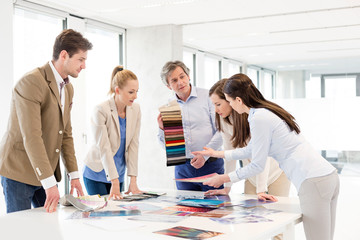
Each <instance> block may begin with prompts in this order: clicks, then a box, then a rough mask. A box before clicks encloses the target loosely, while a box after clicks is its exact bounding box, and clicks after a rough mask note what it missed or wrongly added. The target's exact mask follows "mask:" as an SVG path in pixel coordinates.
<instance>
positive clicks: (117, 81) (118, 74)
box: [109, 66, 138, 95]
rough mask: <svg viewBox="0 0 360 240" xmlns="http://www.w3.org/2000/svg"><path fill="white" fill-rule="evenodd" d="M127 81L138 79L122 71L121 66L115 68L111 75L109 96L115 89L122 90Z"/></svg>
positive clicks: (132, 74)
mask: <svg viewBox="0 0 360 240" xmlns="http://www.w3.org/2000/svg"><path fill="white" fill-rule="evenodd" d="M129 80H136V81H137V80H138V79H137V77H136V75H135V74H134V73H133V72H132V71H130V70H127V69H124V67H123V66H116V67H115V68H114V70H113V72H112V74H111V82H110V91H109V95H111V94H114V93H115V87H119V88H123V87H124V86H125V85H126V83H127V81H129Z"/></svg>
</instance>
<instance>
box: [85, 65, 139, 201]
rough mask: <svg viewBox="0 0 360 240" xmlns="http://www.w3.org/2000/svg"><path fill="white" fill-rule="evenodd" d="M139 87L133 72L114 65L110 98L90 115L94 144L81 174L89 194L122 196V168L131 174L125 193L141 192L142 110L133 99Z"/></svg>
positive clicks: (123, 176)
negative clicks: (139, 172) (138, 177)
mask: <svg viewBox="0 0 360 240" xmlns="http://www.w3.org/2000/svg"><path fill="white" fill-rule="evenodd" d="M138 89H139V82H138V79H137V77H136V75H135V74H134V73H133V72H131V71H130V70H127V69H123V67H122V66H117V67H115V69H114V70H113V73H112V77H111V84H110V92H109V94H110V95H111V97H110V98H109V99H108V100H106V101H105V102H103V103H101V104H99V105H98V106H96V108H95V110H94V112H93V115H92V118H91V130H92V140H93V144H92V145H91V147H90V149H89V152H88V154H87V156H86V158H85V164H86V166H85V168H84V173H83V177H84V183H85V187H86V190H87V192H88V194H90V195H93V194H100V195H106V194H109V198H114V199H119V198H122V195H121V191H122V190H123V182H124V178H125V170H127V175H128V176H129V177H130V184H129V188H128V191H127V192H126V193H130V192H131V193H134V194H136V193H141V191H140V190H139V188H138V186H137V183H136V178H137V172H138V147H139V133H140V120H141V113H140V107H139V105H138V104H136V103H135V102H134V101H135V99H136V98H137V91H138Z"/></svg>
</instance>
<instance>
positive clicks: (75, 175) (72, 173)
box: [69, 171, 80, 180]
mask: <svg viewBox="0 0 360 240" xmlns="http://www.w3.org/2000/svg"><path fill="white" fill-rule="evenodd" d="M69 176H70V180H73V179H78V178H80V175H79V172H78V171H75V172H71V173H69Z"/></svg>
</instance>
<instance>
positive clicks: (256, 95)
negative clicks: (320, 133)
mask: <svg viewBox="0 0 360 240" xmlns="http://www.w3.org/2000/svg"><path fill="white" fill-rule="evenodd" d="M223 91H224V93H225V94H227V95H228V96H229V97H231V98H234V99H235V98H236V97H239V98H241V100H242V101H243V102H244V104H245V105H246V106H247V107H249V108H266V109H268V110H269V111H271V112H273V113H274V114H276V115H277V116H278V117H279V118H281V119H282V120H284V121H285V122H286V124H287V125H288V126H289V128H290V130H291V131H295V132H296V133H298V134H299V133H300V128H299V126H298V124H297V123H296V121H295V118H294V117H293V116H292V115H291V114H290V113H288V112H287V111H286V110H285V109H283V108H282V107H280V106H279V105H277V104H275V103H273V102H271V101H268V100H266V99H265V98H264V97H263V95H262V94H261V92H260V91H259V90H258V89H257V88H256V87H255V85H254V83H253V82H252V81H251V79H250V78H249V77H248V76H246V75H245V74H242V73H239V74H235V75H234V76H232V77H230V78H229V79H228V80H227V81H226V83H225V86H224V89H223Z"/></svg>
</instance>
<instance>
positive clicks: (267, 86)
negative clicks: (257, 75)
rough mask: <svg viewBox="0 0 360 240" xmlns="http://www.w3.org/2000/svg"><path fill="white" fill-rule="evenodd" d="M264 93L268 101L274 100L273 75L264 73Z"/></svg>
mask: <svg viewBox="0 0 360 240" xmlns="http://www.w3.org/2000/svg"><path fill="white" fill-rule="evenodd" d="M263 76H264V79H263V87H262V93H263V95H264V97H265V98H266V99H272V98H274V77H273V74H272V73H269V72H264V74H263Z"/></svg>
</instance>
